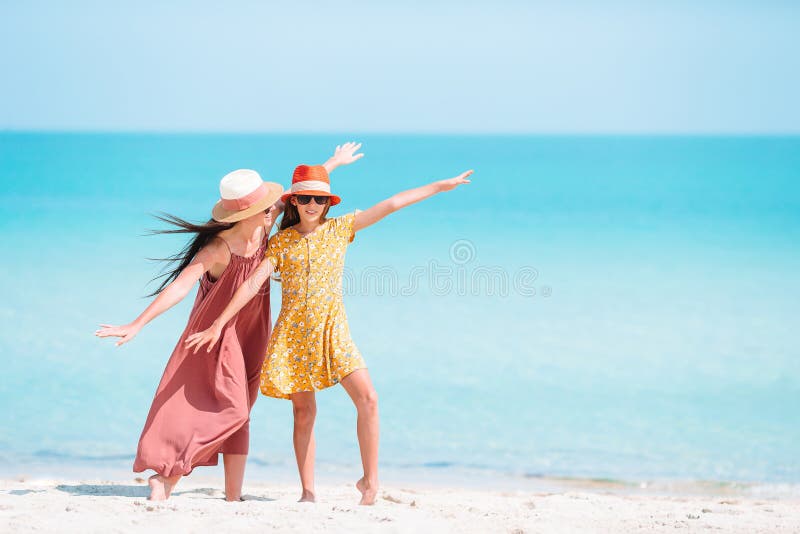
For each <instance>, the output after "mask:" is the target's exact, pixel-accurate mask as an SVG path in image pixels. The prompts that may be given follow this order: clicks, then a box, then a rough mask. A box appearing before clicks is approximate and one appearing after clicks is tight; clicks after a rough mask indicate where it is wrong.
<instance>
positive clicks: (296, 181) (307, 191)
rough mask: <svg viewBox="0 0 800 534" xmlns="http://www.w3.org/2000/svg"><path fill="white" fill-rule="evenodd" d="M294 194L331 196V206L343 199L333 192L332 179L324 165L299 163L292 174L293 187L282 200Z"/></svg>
mask: <svg viewBox="0 0 800 534" xmlns="http://www.w3.org/2000/svg"><path fill="white" fill-rule="evenodd" d="M292 195H316V196H326V197H331V206H335V205H336V204H338V203H339V202H341V201H342V199H341V198H339V197H338V196H336V195H334V194H332V193H331V179H330V178H329V177H328V171H326V170H325V167H323V166H322V165H298V166H297V167H296V168H295V169H294V174H292V188H291V189H290V190H289V191H288V192H286V193H284V194H283V196H281V200H283V201H284V202H286V201H287V200H288V199H289V197H290V196H292Z"/></svg>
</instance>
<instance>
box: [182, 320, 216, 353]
mask: <svg viewBox="0 0 800 534" xmlns="http://www.w3.org/2000/svg"><path fill="white" fill-rule="evenodd" d="M220 335H222V328H221V327H220V326H217V323H212V324H211V326H209V327H208V328H206V329H205V330H203V331H202V332H197V333H194V334H192V335H190V336H189V337H187V338H186V341H185V343H186V348H187V349H191V348H192V347H194V350H193V351H192V354H197V351H198V350H200V348H201V347H202V346H203V345H205V344H208V348H206V352H211V349H212V348H213V347H214V345H215V344H216V343H217V341H218V340H219V336H220Z"/></svg>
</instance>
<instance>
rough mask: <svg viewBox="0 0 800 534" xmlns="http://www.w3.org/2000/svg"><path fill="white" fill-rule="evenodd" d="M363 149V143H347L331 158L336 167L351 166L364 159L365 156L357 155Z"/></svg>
mask: <svg viewBox="0 0 800 534" xmlns="http://www.w3.org/2000/svg"><path fill="white" fill-rule="evenodd" d="M360 148H361V143H353V142H352V141H351V142H349V143H345V144H343V145H339V146H337V147H336V151H335V152H334V153H333V157H332V158H331V159H332V160H333V161H334V162H335V163H336V165H349V164H351V163H353V162H355V161H358V160H360V159H361V158H363V157H364V154H356V152H358V151H359V149H360Z"/></svg>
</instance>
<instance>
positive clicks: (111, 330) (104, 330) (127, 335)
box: [94, 323, 142, 347]
mask: <svg viewBox="0 0 800 534" xmlns="http://www.w3.org/2000/svg"><path fill="white" fill-rule="evenodd" d="M100 327H101V328H100V330H97V331H95V333H94V335H96V336H97V337H121V338H122V339H120V340H119V341H117V342H116V343H115V345H116V346H117V347H119V346H120V345H124V344H125V343H127V342H128V341H130V340H131V339H133V338H135V337H136V334H138V333H139V330H141V329H142V327H141V326H140V325H139V324H138V323H131V324H126V325H124V326H113V325H110V324H101V325H100Z"/></svg>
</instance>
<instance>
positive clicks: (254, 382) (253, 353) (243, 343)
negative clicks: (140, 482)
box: [133, 238, 272, 476]
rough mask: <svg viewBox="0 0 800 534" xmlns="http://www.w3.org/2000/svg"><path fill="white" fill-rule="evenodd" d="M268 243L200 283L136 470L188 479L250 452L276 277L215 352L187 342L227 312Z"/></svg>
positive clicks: (160, 389)
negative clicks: (205, 468) (191, 348)
mask: <svg viewBox="0 0 800 534" xmlns="http://www.w3.org/2000/svg"><path fill="white" fill-rule="evenodd" d="M226 244H227V243H226ZM266 246H267V239H266V238H265V239H264V242H263V243H262V244H261V247H260V248H259V250H258V251H257V252H256V253H255V254H253V255H252V256H249V257H244V256H239V255H237V254H233V253H231V260H230V263H229V264H228V266H227V267H226V268H225V271H223V273H222V274H221V275H220V277H219V278H218V279H217V280H216V281H213V280H212V279H211V278H210V276H209V274H208V273H207V272H206V273H205V274H204V275H203V277H202V278H201V279H200V288H199V289H198V291H197V298H196V299H195V302H194V306H193V307H192V311H191V314H190V315H189V322H188V324H187V325H186V328H185V329H184V331H183V334H181V337H180V339H179V340H178V344H177V345H176V346H175V349H174V350H173V352H172V356H170V359H169V362H167V368H166V369H165V370H164V375H163V376H162V377H161V382H160V383H159V385H158V389H157V390H156V394H155V398H154V399H153V404H152V406H151V407H150V413H149V414H148V416H147V421H146V422H145V425H144V430H143V431H142V435H141V437H140V438H139V447H138V449H137V452H136V460H134V463H133V470H134V471H135V472H137V473H138V472H141V471H144V470H146V469H152V470H154V471H156V472H157V473H160V474H161V475H163V476H172V475H176V474H181V475H188V474H189V473H191V471H192V469H194V468H195V467H197V466H198V465H217V463H218V455H219V454H220V453H227V454H247V453H248V449H249V442H250V409H251V408H252V407H253V404H254V403H255V401H256V397H257V396H258V386H259V378H260V374H261V366H262V364H263V362H264V356H265V355H266V348H267V342H268V341H269V334H270V328H271V325H272V323H271V321H270V305H269V280H267V281H266V282H264V285H263V286H262V287H261V289H260V291H259V292H258V294H257V295H256V296H255V297H254V298H253V299H252V300H251V301H250V302H248V303H247V305H245V306H244V307H243V308H242V309H241V310H239V313H238V314H236V316H234V318H233V319H231V320H230V321H229V322H228V324H227V325H225V328H224V330H223V331H222V335H221V336H220V339H219V341H217V344H216V345H215V346H214V347H213V348H212V350H211V352H206V347H203V348H202V349H200V351H198V352H197V354H192V352H191V351H189V350H186V349H185V348H184V341H185V340H186V337H187V336H189V335H190V334H193V333H195V332H200V331H202V330H205V329H206V328H208V327H209V326H210V325H211V323H212V322H213V321H214V319H216V318H217V317H218V316H219V315H220V313H222V310H223V309H225V306H227V305H228V303H229V302H230V301H231V298H233V294H234V292H236V289H238V287H239V286H240V285H241V284H242V282H244V280H245V279H246V278H247V277H248V276H249V275H250V273H251V272H252V271H253V270H254V269H255V268H256V267H257V266H258V264H259V263H260V262H261V260H262V259H263V258H264V252H265V251H266ZM229 250H230V247H229Z"/></svg>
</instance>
